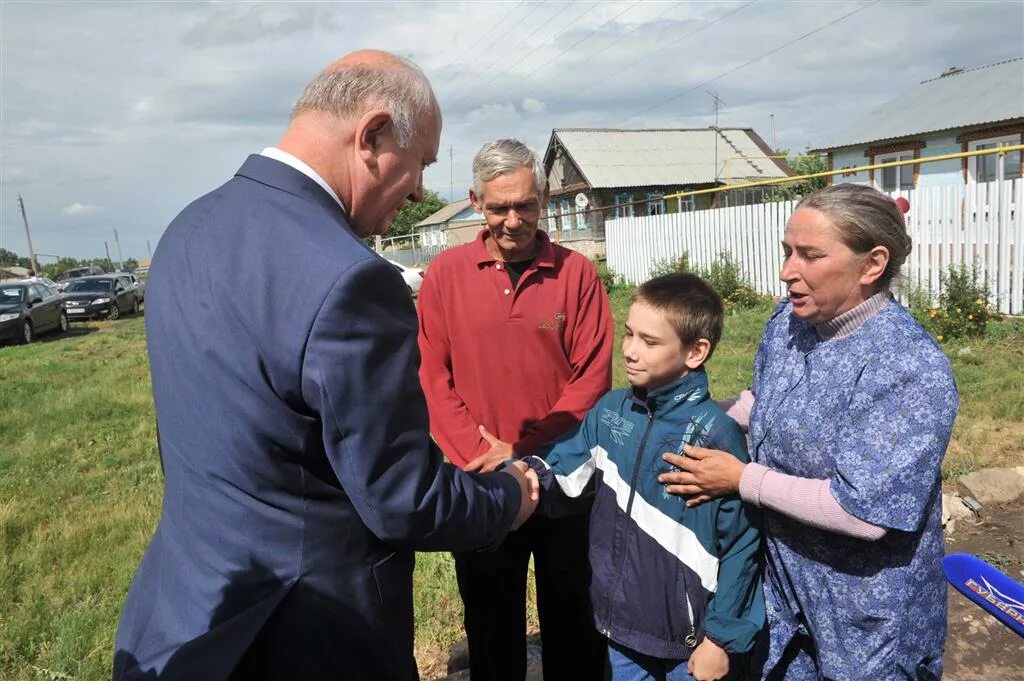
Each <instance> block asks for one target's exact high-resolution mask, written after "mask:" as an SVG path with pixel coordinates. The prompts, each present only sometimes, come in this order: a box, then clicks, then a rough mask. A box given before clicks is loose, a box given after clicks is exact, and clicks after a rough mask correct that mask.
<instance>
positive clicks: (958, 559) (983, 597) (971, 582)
mask: <svg viewBox="0 0 1024 681" xmlns="http://www.w3.org/2000/svg"><path fill="white" fill-rule="evenodd" d="M942 570H943V572H945V573H946V579H947V580H948V581H949V583H950V584H952V585H953V587H954V588H955V589H956V590H957V591H959V592H960V593H962V594H963V595H964V596H967V598H969V599H971V600H972V601H974V602H975V603H976V604H977V605H979V606H981V607H982V608H984V609H985V610H986V611H987V612H988V613H989V614H990V615H992V616H993V617H995V618H996V619H997V620H999V621H1000V622H1002V623H1003V624H1005V625H1006V626H1008V627H1010V629H1012V630H1013V631H1014V632H1016V634H1017V635H1018V636H1021V637H1024V584H1021V583H1020V582H1018V581H1016V580H1014V579H1012V578H1011V577H1010V576H1009V575H1006V574H1004V573H1002V572H1000V571H999V570H997V569H995V568H994V567H992V566H991V565H989V564H988V563H986V562H985V561H983V560H982V559H981V558H978V557H977V556H972V555H970V554H968V553H951V554H950V555H948V556H946V557H945V558H944V559H943V560H942Z"/></svg>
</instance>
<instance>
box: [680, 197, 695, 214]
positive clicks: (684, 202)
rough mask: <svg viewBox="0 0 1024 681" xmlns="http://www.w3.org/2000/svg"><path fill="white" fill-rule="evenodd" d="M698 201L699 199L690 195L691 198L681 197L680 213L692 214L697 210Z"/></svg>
mask: <svg viewBox="0 0 1024 681" xmlns="http://www.w3.org/2000/svg"><path fill="white" fill-rule="evenodd" d="M696 199H697V197H696V196H693V195H690V196H680V197H679V212H680V213H690V212H693V211H695V210H697V201H696Z"/></svg>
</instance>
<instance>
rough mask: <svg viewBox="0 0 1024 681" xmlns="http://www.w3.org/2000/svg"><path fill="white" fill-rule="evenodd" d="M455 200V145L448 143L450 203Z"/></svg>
mask: <svg viewBox="0 0 1024 681" xmlns="http://www.w3.org/2000/svg"><path fill="white" fill-rule="evenodd" d="M454 200H455V146H454V145H452V144H449V145H448V203H451V202H452V201H454Z"/></svg>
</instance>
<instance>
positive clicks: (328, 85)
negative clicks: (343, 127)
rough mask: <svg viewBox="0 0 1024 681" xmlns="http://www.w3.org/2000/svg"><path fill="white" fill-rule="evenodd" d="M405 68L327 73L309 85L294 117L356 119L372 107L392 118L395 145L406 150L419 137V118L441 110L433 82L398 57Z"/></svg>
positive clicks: (363, 68) (352, 68)
mask: <svg viewBox="0 0 1024 681" xmlns="http://www.w3.org/2000/svg"><path fill="white" fill-rule="evenodd" d="M398 59H399V61H401V62H402V65H401V66H398V67H395V66H371V65H367V64H353V65H351V66H341V67H338V68H335V69H331V70H329V71H324V72H323V73H321V74H320V75H319V76H317V77H316V78H314V79H313V80H311V81H310V82H309V84H308V85H306V88H305V89H304V90H303V91H302V94H301V95H300V96H299V101H297V102H296V103H295V106H294V107H293V108H292V118H295V117H296V116H298V115H299V114H301V113H305V112H307V111H324V112H327V113H331V114H334V115H336V116H338V117H340V118H342V119H346V120H348V119H353V118H356V117H357V116H359V115H360V114H362V113H364V112H365V111H367V110H368V109H369V108H370V107H379V108H381V109H383V110H384V111H387V112H388V113H389V114H390V115H391V120H392V124H393V125H394V130H395V142H396V143H397V144H398V146H400V147H402V148H403V149H405V148H407V147H408V146H409V143H410V142H412V139H413V136H414V135H415V134H416V119H417V117H418V116H420V115H421V114H424V113H426V112H429V111H431V109H434V108H436V107H437V104H436V102H437V100H436V99H435V98H434V92H433V90H432V89H431V88H430V81H428V80H427V77H426V76H425V75H424V74H423V71H421V70H420V68H419V67H418V66H416V65H415V64H413V63H412V62H411V61H409V60H408V59H402V58H400V57H399V58H398Z"/></svg>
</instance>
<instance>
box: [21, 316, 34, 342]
mask: <svg viewBox="0 0 1024 681" xmlns="http://www.w3.org/2000/svg"><path fill="white" fill-rule="evenodd" d="M34 338H35V334H34V333H33V332H32V322H30V321H29V320H27V319H26V320H25V323H24V324H22V326H21V344H22V345H28V344H29V343H31V342H32V340H33V339H34Z"/></svg>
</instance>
